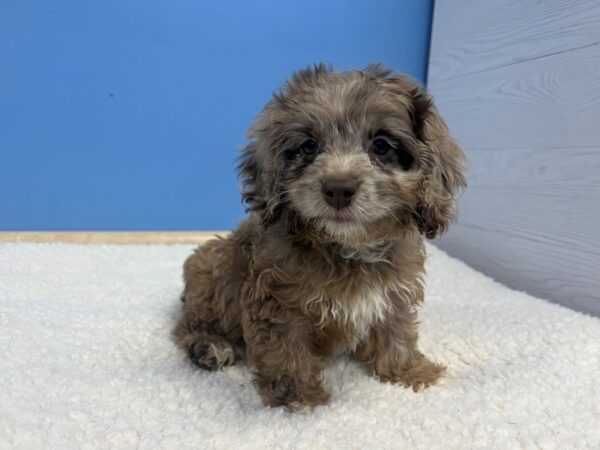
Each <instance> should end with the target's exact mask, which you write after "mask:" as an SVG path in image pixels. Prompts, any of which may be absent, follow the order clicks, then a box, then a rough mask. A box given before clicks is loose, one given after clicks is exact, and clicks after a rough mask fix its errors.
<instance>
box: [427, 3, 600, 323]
mask: <svg viewBox="0 0 600 450" xmlns="http://www.w3.org/2000/svg"><path fill="white" fill-rule="evenodd" d="M432 39H433V42H432V51H431V61H430V69H429V89H430V91H431V92H432V94H433V95H434V97H435V99H436V103H437V104H438V107H439V109H440V111H441V113H442V115H443V116H444V118H445V119H446V120H447V122H448V124H449V126H450V128H451V130H452V132H453V134H454V135H455V136H456V138H457V139H458V141H459V142H460V144H461V145H462V146H463V148H464V149H465V151H466V153H467V158H468V162H469V167H470V172H471V173H470V175H469V187H468V189H467V191H466V192H465V194H464V195H463V197H462V198H461V199H460V202H459V203H460V217H459V220H458V223H457V224H455V226H454V227H453V228H451V229H450V232H449V234H448V235H447V236H446V237H444V238H442V239H441V240H440V241H439V245H440V247H442V248H444V249H446V250H447V251H449V252H450V254H452V255H454V256H457V257H459V258H461V259H463V260H464V261H466V262H467V263H468V264H470V265H472V266H473V267H475V268H476V269H478V270H481V271H483V272H484V273H486V274H488V275H490V276H492V277H493V278H495V279H497V280H498V281H500V282H503V283H505V284H507V285H509V286H511V287H513V288H517V289H521V290H525V291H527V292H529V293H532V294H534V295H537V296H540V297H543V298H547V299H551V300H554V301H556V302H559V303H561V304H563V305H565V306H568V307H571V308H573V309H576V310H579V311H584V312H588V313H592V314H596V315H600V2H597V1H593V2H592V1H553V0H548V1H543V2H536V1H533V0H524V1H508V0H490V1H486V2H478V1H469V0H457V1H449V0H438V1H437V2H436V6H435V12H434V29H433V34H432Z"/></svg>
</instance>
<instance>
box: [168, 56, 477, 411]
mask: <svg viewBox="0 0 600 450" xmlns="http://www.w3.org/2000/svg"><path fill="white" fill-rule="evenodd" d="M248 134H249V138H250V143H249V144H248V145H247V146H246V148H245V149H244V150H243V152H242V155H241V162H240V166H239V170H240V175H241V178H242V183H243V188H244V199H245V200H246V201H247V202H248V206H249V211H250V213H249V216H248V218H247V219H245V220H244V221H243V222H242V223H241V224H240V226H239V227H238V228H237V229H236V230H234V231H233V232H232V233H231V235H230V236H228V237H227V238H225V239H215V240H212V241H209V242H208V243H207V244H205V245H203V246H201V247H199V248H198V249H197V250H196V251H195V253H194V254H193V255H192V256H190V257H189V258H188V260H187V261H186V262H185V265H184V280H185V291H184V293H183V296H182V299H183V300H184V304H183V314H182V317H181V319H180V321H179V323H178V325H177V328H176V330H175V335H176V337H177V340H178V343H179V344H180V345H181V346H182V347H183V348H184V349H186V350H187V351H188V352H189V355H190V357H191V359H192V361H194V362H195V363H196V364H198V365H199V366H200V367H203V368H206V369H217V368H221V367H223V366H226V365H229V364H233V363H234V362H235V360H236V359H238V358H241V357H245V359H246V361H247V363H248V364H249V365H250V366H251V367H253V368H254V370H255V378H254V382H255V385H256V387H257V389H258V391H259V393H260V395H261V397H262V399H263V401H264V403H265V404H266V405H271V406H285V407H287V408H288V409H292V410H294V409H298V408H301V407H313V406H315V405H320V404H323V403H325V402H326V401H327V400H328V398H329V394H328V393H327V392H325V391H324V389H323V387H322V383H321V370H322V367H323V361H324V358H326V357H327V356H330V355H335V354H339V353H342V352H349V353H350V354H351V355H352V356H353V357H354V358H355V359H356V360H358V361H361V362H363V363H364V364H365V365H366V367H367V368H368V369H370V370H372V371H374V372H375V373H376V374H377V375H378V376H379V378H380V379H381V380H383V381H390V382H394V383H400V384H403V385H405V386H409V387H412V388H413V389H415V390H417V389H419V388H421V387H425V386H428V385H430V384H432V383H435V382H436V380H437V379H438V378H439V376H440V375H441V374H442V373H443V371H444V368H443V367H442V366H440V365H438V364H435V363H432V362H430V361H429V360H428V359H427V358H426V357H425V356H424V355H423V354H422V353H421V352H420V351H419V350H418V348H417V336H418V333H417V319H416V307H417V305H419V304H420V303H421V302H422V301H423V273H424V261H425V251H424V245H423V238H422V237H421V236H422V235H424V236H425V237H427V238H433V237H435V236H437V235H438V234H440V233H442V232H444V231H445V230H446V229H447V227H448V224H449V223H450V221H451V220H452V219H453V218H454V216H455V214H456V207H455V197H456V194H457V192H458V191H459V190H460V189H461V188H463V187H464V186H465V180H464V177H463V174H462V172H463V153H462V151H461V150H460V148H459V147H458V146H457V145H456V144H455V143H454V141H453V140H452V138H451V137H450V136H449V134H448V130H447V127H446V125H445V123H444V121H443V120H442V119H441V117H440V116H439V115H438V113H437V110H436V109H435V107H434V106H433V104H432V102H431V99H430V98H429V97H428V96H427V94H426V93H425V92H424V91H423V89H422V88H421V87H420V86H418V85H417V84H416V83H415V82H413V81H412V80H410V79H409V78H407V77H405V76H402V75H396V74H393V73H392V72H391V71H388V70H385V69H383V68H381V67H380V66H378V65H372V66H368V67H367V68H365V69H364V70H361V71H349V72H333V71H332V70H330V69H327V68H326V67H325V66H323V65H318V66H315V67H314V68H311V69H306V70H302V71H299V72H297V73H296V74H294V75H293V76H292V78H291V79H290V81H288V83H287V84H286V85H285V87H284V88H283V90H282V91H281V92H279V93H277V94H275V95H274V97H273V99H272V100H271V101H270V102H269V103H268V104H267V105H266V106H265V107H264V109H263V110H262V111H261V113H260V114H259V115H258V117H257V119H256V121H255V122H254V124H253V125H252V127H251V128H250V131H249V133H248Z"/></svg>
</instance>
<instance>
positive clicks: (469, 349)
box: [0, 243, 600, 449]
mask: <svg viewBox="0 0 600 450" xmlns="http://www.w3.org/2000/svg"><path fill="white" fill-rule="evenodd" d="M192 247H193V246H189V245H178V246H159V245H157V246H108V245H107V246H100V245H89V246H78V245H62V244H45V245H44V244H23V243H20V244H6V243H5V244H0V448H23V449H35V448H57V449H68V448H108V447H114V448H174V449H181V448H256V449H262V448H292V447H293V448H311V449H312V448H357V449H358V448H360V449H362V448H377V449H380V448H427V449H430V448H473V447H475V448H498V449H509V448H519V447H525V448H538V447H539V448H561V449H564V448H586V447H589V448H600V420H599V419H600V360H599V358H600V320H599V319H596V318H592V317H586V316H584V315H582V314H578V313H575V312H572V311H569V310H567V309H564V308H562V307H559V306H555V305H552V304H549V303H546V302H544V301H542V300H538V299H535V298H533V297H530V296H528V295H526V294H523V293H519V292H515V291H512V290H510V289H508V288H506V287H503V286H502V285H500V284H498V283H495V282H494V281H492V280H490V279H489V278H486V277H485V276H483V275H481V274H480V273H478V272H476V271H474V270H472V269H470V268H469V267H467V266H466V265H464V264H463V263H461V262H459V261H457V260H455V259H452V258H450V257H448V256H447V255H446V254H444V253H443V252H441V251H440V250H438V249H436V248H434V247H429V253H430V258H429V262H428V273H429V275H428V277H427V283H428V290H427V296H426V301H425V305H424V307H423V308H422V310H421V315H420V317H421V347H422V349H423V350H424V352H425V353H427V354H428V355H430V356H431V357H432V358H433V359H434V360H437V361H440V362H442V363H444V364H446V365H447V366H448V375H447V377H446V378H445V379H444V381H443V382H442V383H441V384H439V385H437V386H434V387H432V388H429V389H427V390H426V391H424V392H420V393H414V392H412V391H410V390H408V389H404V388H402V387H399V386H394V385H390V384H383V383H380V382H378V381H377V380H375V379H374V378H373V377H372V376H370V375H369V374H368V373H366V371H364V370H363V369H362V368H361V367H360V366H358V365H357V364H355V363H354V362H351V361H349V360H348V359H346V358H340V359H338V360H336V361H335V362H333V363H332V365H330V366H329V367H328V368H327V370H326V375H325V380H326V385H327V386H328V388H329V389H330V390H331V391H332V394H333V395H332V401H331V404H330V405H328V406H326V407H320V408H317V409H316V410H315V411H314V412H312V413H302V414H289V413H286V412H285V411H282V410H281V409H269V408H265V407H263V406H262V404H261V402H260V399H259V397H258V395H257V393H256V392H255V390H254V388H253V386H252V385H251V382H250V372H249V370H248V369H247V368H246V367H245V366H244V365H241V364H238V365H236V366H234V367H230V368H228V369H226V370H224V371H221V372H215V373H209V372H204V371H202V370H199V369H196V368H195V367H194V366H193V365H192V364H191V363H190V362H189V361H188V360H187V356H186V355H185V354H184V353H183V352H181V351H180V350H178V349H177V348H176V347H175V345H174V344H173V342H172V341H171V338H170V334H169V332H170V330H171V328H172V327H173V324H174V323H175V318H176V316H177V313H178V310H179V307H180V303H179V300H178V296H179V293H180V290H181V287H182V282H181V275H180V274H181V265H182V263H183V260H184V258H185V257H186V256H187V255H188V254H189V253H190V251H191V249H192Z"/></svg>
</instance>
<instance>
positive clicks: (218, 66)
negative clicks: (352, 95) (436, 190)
mask: <svg viewBox="0 0 600 450" xmlns="http://www.w3.org/2000/svg"><path fill="white" fill-rule="evenodd" d="M431 6H432V5H431V2H430V1H425V0H418V1H417V0H371V1H370V0H363V1H359V0H333V1H331V0H329V1H322V0H283V1H282V0H271V1H250V0H236V1H232V0H229V1H222V0H212V1H199V0H198V1H193V0H160V1H159V0H145V1H140V0H127V1H124V0H96V1H91V0H90V1H82V0H31V1H23V0H2V1H0V229H4V230H10V229H15V230H31V229H48V230H60V229H64V230H69V229H81V230H86V229H106V230H114V229H141V230H142V229H224V228H230V227H232V226H234V225H235V224H236V223H237V221H238V220H239V219H240V218H241V217H242V216H243V208H242V206H241V204H240V200H239V193H238V186H237V181H236V177H235V174H234V170H233V167H234V160H235V157H236V154H237V151H238V150H239V148H240V147H241V146H242V145H243V143H244V133H245V130H246V128H247V127H248V125H249V124H250V122H251V120H252V118H253V117H254V115H255V114H256V112H257V111H258V110H259V108H260V107H261V106H262V105H263V104H264V103H265V102H266V101H267V100H268V99H269V96H270V94H271V92H272V91H273V90H274V89H275V88H277V87H278V86H279V85H280V83H281V82H282V81H283V80H284V79H285V77H286V76H287V75H289V74H290V72H292V71H293V70H295V69H297V68H300V67H304V66H306V65H308V64H311V63H314V62H317V61H325V62H328V63H332V64H333V65H334V67H336V68H340V69H343V68H357V67H362V66H364V65H366V64H368V63H370V62H373V61H381V62H383V63H385V64H386V65H388V66H390V67H393V68H395V69H397V70H401V71H405V72H408V73H410V74H412V75H413V76H415V77H416V78H418V79H421V80H423V79H424V76H425V69H426V60H427V48H428V41H429V26H430V15H431Z"/></svg>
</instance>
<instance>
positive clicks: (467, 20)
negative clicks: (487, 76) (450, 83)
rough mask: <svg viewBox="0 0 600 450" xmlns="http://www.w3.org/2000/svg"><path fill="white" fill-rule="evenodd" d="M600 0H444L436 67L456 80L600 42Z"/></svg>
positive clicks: (436, 34)
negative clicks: (599, 0)
mask: <svg viewBox="0 0 600 450" xmlns="http://www.w3.org/2000/svg"><path fill="white" fill-rule="evenodd" d="M597 3H598V0H543V1H530V0H525V1H524V0H483V1H482V0H439V1H437V2H436V5H435V17H434V27H433V33H432V47H431V53H432V55H435V57H434V58H432V59H431V61H430V71H431V72H432V73H435V75H436V78H437V79H438V80H445V79H452V78H457V77H461V76H464V75H467V74H473V73H478V72H483V71H487V70H491V69H494V68H497V67H504V66H507V65H512V64H518V63H520V62H523V61H529V60H532V59H538V58H544V57H546V56H548V55H553V54H558V53H562V52H567V51H569V50H573V49H576V48H582V47H586V46H590V45H594V44H595V43H600V26H599V22H600V10H599V9H598V7H597V6H598V5H597ZM436 20H437V21H438V22H435V21H436ZM449 25H450V26H449Z"/></svg>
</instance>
